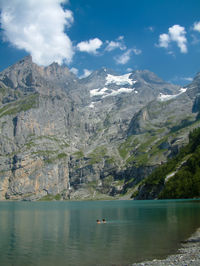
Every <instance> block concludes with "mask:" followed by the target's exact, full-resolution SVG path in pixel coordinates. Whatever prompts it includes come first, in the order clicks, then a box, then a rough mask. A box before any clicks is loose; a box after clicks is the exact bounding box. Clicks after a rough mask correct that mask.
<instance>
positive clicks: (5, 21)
mask: <svg viewBox="0 0 200 266" xmlns="http://www.w3.org/2000/svg"><path fill="white" fill-rule="evenodd" d="M66 2H68V1H65V0H42V1H40V0H34V1H33V0H9V1H7V0H2V1H1V3H0V8H1V27H2V29H3V30H4V32H3V33H4V38H5V40H6V41H9V42H10V43H11V44H12V45H13V46H15V47H16V48H18V49H23V50H25V51H27V52H28V53H30V54H31V56H32V59H33V61H34V62H35V63H37V64H38V65H44V66H45V65H49V64H51V63H52V62H57V63H59V64H62V63H63V62H66V63H69V62H71V60H72V57H73V54H74V52H73V47H72V43H71V40H70V38H69V37H68V36H67V35H66V33H65V32H64V29H65V27H68V28H69V27H70V26H71V24H72V23H73V21H74V18H73V14H72V12H71V11H70V10H64V9H63V8H62V5H61V4H62V3H66Z"/></svg>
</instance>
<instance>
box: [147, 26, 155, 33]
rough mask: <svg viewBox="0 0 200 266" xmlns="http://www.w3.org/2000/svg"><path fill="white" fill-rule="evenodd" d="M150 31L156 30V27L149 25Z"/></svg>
mask: <svg viewBox="0 0 200 266" xmlns="http://www.w3.org/2000/svg"><path fill="white" fill-rule="evenodd" d="M147 29H148V30H149V31H150V32H154V30H155V29H154V27H153V26H149V27H148V28H147Z"/></svg>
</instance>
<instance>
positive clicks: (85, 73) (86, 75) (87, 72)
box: [79, 68, 92, 79]
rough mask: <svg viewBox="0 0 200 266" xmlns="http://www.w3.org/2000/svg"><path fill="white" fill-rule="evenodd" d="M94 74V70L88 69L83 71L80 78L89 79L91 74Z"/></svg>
mask: <svg viewBox="0 0 200 266" xmlns="http://www.w3.org/2000/svg"><path fill="white" fill-rule="evenodd" d="M91 73H92V70H89V69H87V68H85V69H84V70H83V75H81V76H80V77H79V78H80V79H82V78H87V77H88V76H89V75H90V74H91Z"/></svg>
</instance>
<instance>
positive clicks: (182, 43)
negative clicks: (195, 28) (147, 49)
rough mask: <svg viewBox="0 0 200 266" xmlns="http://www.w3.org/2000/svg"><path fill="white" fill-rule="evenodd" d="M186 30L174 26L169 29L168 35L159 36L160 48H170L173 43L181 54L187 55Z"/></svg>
mask: <svg viewBox="0 0 200 266" xmlns="http://www.w3.org/2000/svg"><path fill="white" fill-rule="evenodd" d="M185 35H186V31H185V28H184V27H182V26H180V25H174V26H172V27H170V28H169V29H168V33H163V34H161V35H160V36H159V45H158V46H159V47H163V48H168V47H169V44H170V43H171V42H176V44H177V46H178V47H179V48H180V51H181V53H187V39H186V37H185Z"/></svg>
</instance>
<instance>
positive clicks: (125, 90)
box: [90, 87, 135, 98]
mask: <svg viewBox="0 0 200 266" xmlns="http://www.w3.org/2000/svg"><path fill="white" fill-rule="evenodd" d="M134 90H135V88H119V89H117V90H113V89H109V88H106V87H104V88H102V89H94V90H91V91H90V97H94V96H102V98H105V97H108V96H115V95H118V94H121V93H131V92H133V91H134Z"/></svg>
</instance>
